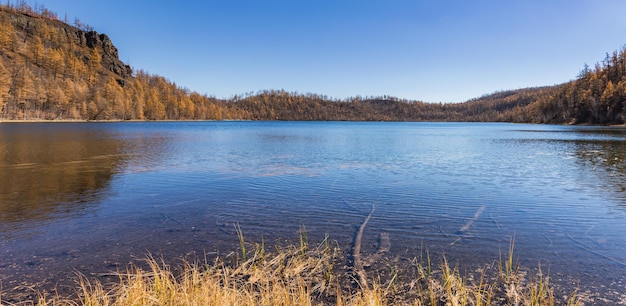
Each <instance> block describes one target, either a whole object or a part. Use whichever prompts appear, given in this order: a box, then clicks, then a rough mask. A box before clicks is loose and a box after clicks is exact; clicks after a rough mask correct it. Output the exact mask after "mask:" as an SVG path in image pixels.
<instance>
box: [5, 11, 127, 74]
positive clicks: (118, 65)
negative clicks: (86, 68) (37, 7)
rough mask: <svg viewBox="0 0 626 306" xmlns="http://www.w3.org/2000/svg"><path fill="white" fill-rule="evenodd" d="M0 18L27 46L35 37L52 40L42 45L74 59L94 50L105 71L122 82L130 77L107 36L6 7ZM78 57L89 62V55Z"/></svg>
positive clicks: (33, 41)
mask: <svg viewBox="0 0 626 306" xmlns="http://www.w3.org/2000/svg"><path fill="white" fill-rule="evenodd" d="M0 15H1V16H0V18H2V19H3V20H4V22H5V23H6V22H8V24H10V25H11V26H12V27H13V28H14V29H15V30H16V31H14V35H15V36H17V37H19V38H20V39H21V40H22V41H23V42H25V43H27V44H30V43H35V39H36V37H37V38H42V37H43V38H48V39H51V38H54V41H49V42H46V41H44V43H51V44H54V45H55V46H54V47H57V48H60V47H61V46H65V47H68V48H70V49H72V50H74V52H75V53H76V55H79V54H80V53H88V52H89V50H88V49H97V50H98V53H99V54H100V56H101V59H100V63H101V65H102V67H103V68H104V69H105V70H107V71H110V72H112V73H114V74H116V75H118V76H119V77H121V78H128V77H130V76H131V75H132V72H133V71H132V68H131V67H130V66H129V65H126V64H125V63H123V62H122V61H120V59H119V55H118V50H117V48H116V47H115V46H114V45H113V42H112V41H111V39H110V38H109V37H108V36H107V35H106V34H99V33H98V32H96V31H85V30H82V29H79V28H77V27H73V26H70V25H68V24H66V23H64V22H61V21H59V20H54V19H48V18H43V17H40V16H34V15H31V14H28V13H24V12H19V11H15V10H11V9H8V8H5V7H0ZM50 33H55V34H58V33H63V35H56V36H55V37H51V35H50ZM80 51H86V52H80ZM80 55H81V56H82V57H83V59H84V60H85V62H86V61H87V60H88V59H89V56H88V54H80Z"/></svg>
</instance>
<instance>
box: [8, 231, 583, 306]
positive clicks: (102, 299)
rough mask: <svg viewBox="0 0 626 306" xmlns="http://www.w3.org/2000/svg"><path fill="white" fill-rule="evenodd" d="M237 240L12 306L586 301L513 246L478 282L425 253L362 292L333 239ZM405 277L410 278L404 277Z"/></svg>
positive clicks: (150, 262) (378, 278) (374, 280)
mask: <svg viewBox="0 0 626 306" xmlns="http://www.w3.org/2000/svg"><path fill="white" fill-rule="evenodd" d="M238 235H239V239H240V243H241V245H242V247H241V249H240V251H241V253H233V255H231V256H228V257H225V258H217V259H215V260H214V261H212V262H210V263H202V264H200V263H184V264H183V265H182V266H181V267H175V269H173V268H172V267H171V266H170V265H168V264H167V263H166V262H164V261H163V260H162V259H157V258H148V259H147V260H146V261H147V263H148V268H147V269H146V268H144V269H141V268H138V267H131V268H129V269H128V271H126V272H125V273H119V274H118V276H119V281H118V282H116V283H114V284H111V285H109V284H107V285H104V284H102V283H100V282H99V281H96V280H90V279H89V278H87V277H79V287H80V289H78V290H77V293H76V296H75V297H73V298H71V299H69V298H63V297H59V296H55V297H45V296H40V297H39V299H38V300H36V301H22V302H19V303H16V304H6V305H89V306H100V305H359V306H360V305H477V306H480V305H555V304H565V305H581V304H582V302H581V299H580V297H578V296H577V294H576V291H573V293H572V294H571V295H570V296H569V297H567V298H566V300H563V301H556V300H555V295H554V292H553V289H551V287H550V286H549V278H548V277H547V276H544V275H542V274H541V272H540V273H539V274H537V275H534V276H533V277H527V276H526V275H527V273H524V272H521V271H520V269H519V267H517V266H516V264H515V263H514V261H513V244H511V247H510V249H509V253H508V254H507V256H506V258H507V259H506V261H505V262H503V261H502V259H501V260H500V261H499V263H496V264H492V265H490V267H491V268H489V267H488V268H486V269H485V270H484V271H483V272H482V273H481V275H480V277H478V278H469V277H464V276H462V275H461V273H460V272H459V269H458V268H456V267H453V266H451V265H450V263H449V262H448V261H447V260H446V259H445V258H443V260H442V262H441V264H440V265H439V266H438V267H432V266H431V258H430V256H429V255H428V254H427V255H426V256H424V257H423V258H422V257H420V258H416V259H415V260H414V261H413V263H412V264H411V266H410V267H406V268H405V269H404V270H402V272H401V273H398V271H399V270H395V271H396V272H392V273H389V274H390V275H387V276H386V277H385V276H381V275H368V277H369V279H370V281H371V282H370V286H369V287H367V288H361V287H360V286H358V285H355V284H356V283H358V281H357V279H358V276H356V275H354V274H350V273H348V272H346V271H349V269H337V268H336V267H340V266H341V265H342V264H343V263H345V258H343V257H342V256H340V254H341V253H340V252H339V250H338V248H337V247H335V246H333V245H332V244H331V243H330V242H329V240H328V239H326V240H324V241H323V242H322V243H320V244H318V245H316V246H314V247H310V246H309V244H308V241H306V235H305V234H303V235H301V239H300V243H299V245H297V246H295V245H291V246H287V247H283V248H277V249H276V250H275V251H273V252H271V254H270V253H268V252H266V250H265V246H264V245H263V243H260V244H256V245H252V246H251V248H248V249H252V250H253V251H249V252H246V251H245V250H246V249H245V244H247V243H246V242H245V241H244V240H243V234H242V233H241V232H240V231H239V232H238ZM494 266H498V267H494ZM174 271H177V272H174ZM491 272H493V273H491ZM490 273H491V275H490ZM400 275H402V276H408V275H410V277H408V278H407V279H400V278H401V276H400ZM1 298H2V296H0V299H1ZM3 305H5V304H4V303H3Z"/></svg>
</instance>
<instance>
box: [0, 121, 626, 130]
mask: <svg viewBox="0 0 626 306" xmlns="http://www.w3.org/2000/svg"><path fill="white" fill-rule="evenodd" d="M237 121H242V122H250V121H285V122H288V121H292V122H298V121H302V122H404V123H408V122H413V123H420V122H429V123H433V122H441V123H511V124H533V125H563V126H591V127H594V126H595V127H615V128H626V123H622V124H589V123H581V124H569V123H533V122H496V121H479V122H476V121H360V120H355V121H350V120H249V119H229V120H211V119H198V120H194V119H183V120H139V119H128V120H123V119H112V120H86V119H31V120H28V119H27V120H25V119H0V124H1V123H117V122H237Z"/></svg>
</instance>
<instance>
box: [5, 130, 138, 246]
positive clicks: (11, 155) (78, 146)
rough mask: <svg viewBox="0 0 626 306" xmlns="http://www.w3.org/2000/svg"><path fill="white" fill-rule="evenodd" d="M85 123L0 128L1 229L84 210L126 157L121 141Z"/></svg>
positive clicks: (97, 195)
mask: <svg viewBox="0 0 626 306" xmlns="http://www.w3.org/2000/svg"><path fill="white" fill-rule="evenodd" d="M110 133H111V132H110V131H107V130H105V129H102V128H98V127H95V126H93V125H88V124H4V123H3V124H2V126H0V169H1V171H0V232H3V233H5V234H6V233H10V232H14V231H16V230H18V229H19V228H23V227H25V226H27V224H28V223H29V222H32V221H35V222H42V221H43V222H46V221H50V220H53V219H57V218H61V217H64V216H67V215H70V214H74V213H78V212H82V211H85V209H88V208H89V207H90V206H91V205H90V203H93V202H95V201H96V200H98V199H99V197H101V196H102V194H103V193H105V190H106V189H107V188H108V186H109V184H110V181H111V179H112V177H113V175H114V174H115V173H116V171H118V169H119V168H120V166H121V165H122V164H123V163H124V162H125V160H126V159H127V158H128V155H125V154H123V153H124V152H123V146H124V141H123V140H121V139H119V138H116V137H112V135H110Z"/></svg>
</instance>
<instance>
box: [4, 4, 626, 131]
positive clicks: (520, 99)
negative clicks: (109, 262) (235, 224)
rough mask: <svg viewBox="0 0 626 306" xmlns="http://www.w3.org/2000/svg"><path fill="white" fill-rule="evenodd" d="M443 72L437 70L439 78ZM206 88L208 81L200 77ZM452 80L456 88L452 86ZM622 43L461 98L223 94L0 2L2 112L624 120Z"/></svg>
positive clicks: (31, 10)
mask: <svg viewBox="0 0 626 306" xmlns="http://www.w3.org/2000/svg"><path fill="white" fill-rule="evenodd" d="M442 81H443V80H442ZM206 86H207V89H208V90H210V87H211V84H206ZM450 90H454V88H450ZM625 99H626V51H624V50H621V51H620V52H614V53H613V54H612V55H607V57H606V59H605V60H604V61H603V62H602V63H600V64H598V65H596V66H595V68H594V69H589V68H585V69H583V71H582V72H581V74H580V76H579V78H578V79H577V80H575V81H571V82H569V83H565V84H562V85H558V86H549V87H537V88H526V89H519V90H512V91H501V92H497V93H493V94H490V95H485V96H483V97H480V98H476V99H472V100H469V101H467V102H463V103H425V102H421V101H413V100H404V99H399V98H395V97H388V96H383V97H360V96H355V97H352V98H347V99H333V98H329V97H327V96H324V95H319V94H311V93H307V94H302V93H297V92H286V91H283V90H265V91H260V92H257V93H254V94H252V93H250V94H246V95H234V96H233V97H231V98H229V99H216V98H215V97H211V96H207V95H202V94H199V93H196V92H191V91H189V90H188V89H185V88H182V87H179V86H177V85H176V84H175V83H173V82H171V81H169V80H167V79H166V78H164V77H161V76H158V75H153V74H149V73H146V72H144V71H142V70H138V71H133V70H132V69H131V67H129V66H128V65H126V64H124V63H123V62H121V61H120V60H119V58H118V52H117V49H116V48H115V46H114V45H113V43H112V42H111V40H110V39H109V37H108V36H107V35H105V34H99V33H97V32H95V31H94V30H93V29H92V28H91V27H90V26H88V25H86V24H85V23H83V22H82V21H80V20H78V19H75V20H74V21H73V22H72V25H70V22H69V21H68V20H62V21H61V20H59V17H58V16H57V15H56V14H55V13H54V12H51V11H49V10H47V9H46V8H45V7H43V6H39V7H31V6H30V5H28V4H26V2H25V1H23V0H20V1H18V3H17V4H11V2H10V1H9V2H7V4H6V5H0V120H7V119H19V120H73V119H75V120H131V119H134V120H207V119H208V120H223V119H243V120H367V121H509V122H541V123H600V124H606V123H617V124H619V123H623V122H624V119H625V117H626V109H625V108H624V100H625Z"/></svg>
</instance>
